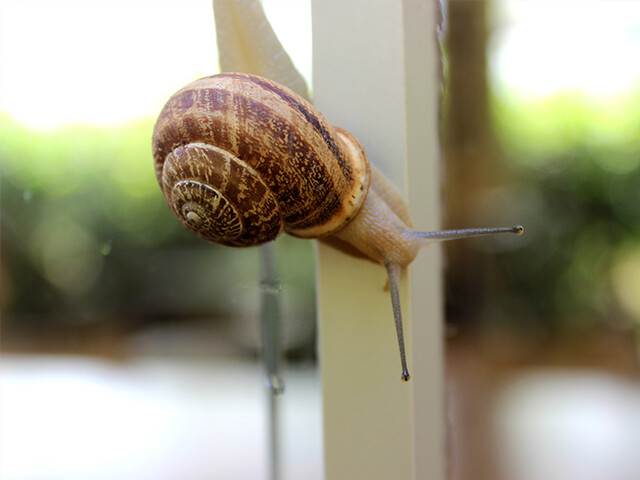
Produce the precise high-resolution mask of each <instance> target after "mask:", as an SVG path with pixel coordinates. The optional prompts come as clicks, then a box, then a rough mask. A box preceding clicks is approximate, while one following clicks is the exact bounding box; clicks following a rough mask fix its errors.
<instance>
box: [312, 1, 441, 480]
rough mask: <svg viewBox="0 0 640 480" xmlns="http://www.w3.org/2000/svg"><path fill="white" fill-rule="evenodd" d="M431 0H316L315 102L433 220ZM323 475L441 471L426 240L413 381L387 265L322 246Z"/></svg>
mask: <svg viewBox="0 0 640 480" xmlns="http://www.w3.org/2000/svg"><path fill="white" fill-rule="evenodd" d="M437 16H438V3H437V2H435V1H433V0H407V1H404V2H399V1H390V0H312V22H313V56H314V58H313V72H314V76H313V79H314V83H313V91H314V103H315V105H316V107H317V108H318V109H319V110H320V111H321V112H323V114H324V115H325V116H326V117H327V118H328V120H329V121H330V122H331V123H333V124H335V125H339V126H341V127H344V128H347V129H348V130H350V131H351V132H352V133H353V134H355V135H356V136H357V137H358V139H359V140H360V141H361V142H362V144H363V145H364V147H365V149H366V150H367V153H368V155H369V158H370V160H371V161H372V163H374V164H375V165H376V166H377V167H378V168H379V169H380V170H381V171H382V172H383V173H384V174H385V175H386V176H387V178H389V179H390V180H391V181H392V182H393V183H394V184H395V185H396V186H397V188H398V190H399V191H400V192H401V193H403V194H404V196H405V198H406V199H407V200H408V201H409V205H410V207H411V214H412V217H413V220H414V223H415V226H416V227H417V228H418V229H421V230H434V229H437V228H438V227H439V225H438V223H439V221H438V219H439V210H440V207H439V196H440V173H439V168H438V162H439V146H438V113H439V92H440V74H439V62H440V54H439V49H438V45H437V38H436V24H437ZM318 257H319V273H318V278H319V282H318V289H319V292H318V296H319V302H318V304H319V309H320V312H319V313H320V315H319V338H320V341H319V343H320V347H319V348H320V362H321V371H322V385H323V387H322V388H323V415H324V449H325V478H327V479H331V480H342V479H344V480H347V479H348V480H358V479H367V480H370V479H378V478H379V479H389V478H402V479H409V478H417V479H427V478H428V479H429V480H444V478H445V456H444V451H445V449H444V413H443V410H444V409H443V396H444V394H443V375H442V368H443V359H442V352H443V346H442V344H443V343H442V326H441V321H442V311H441V310H442V308H441V304H442V295H441V281H440V278H441V260H440V250H439V248H438V247H437V246H435V245H434V246H432V247H431V248H428V249H425V251H423V252H422V253H420V255H419V257H418V259H417V260H416V261H415V262H414V263H413V264H412V265H411V267H410V269H409V270H410V271H409V274H408V275H405V276H404V278H403V281H402V285H401V299H402V303H403V313H404V317H405V336H406V340H407V343H408V349H409V350H408V360H409V362H410V363H409V368H410V372H411V375H412V380H411V382H410V383H408V384H406V383H403V382H401V381H400V362H399V355H398V351H397V343H396V336H395V331H394V324H393V314H392V309H391V304H390V300H389V293H388V292H387V291H385V290H384V287H385V283H386V273H385V270H384V267H382V266H381V265H376V264H374V263H372V262H369V261H367V260H362V259H356V258H352V257H348V256H346V255H345V254H343V253H341V252H338V251H335V250H332V249H331V248H329V247H327V246H326V245H323V244H322V243H321V244H320V245H319V248H318Z"/></svg>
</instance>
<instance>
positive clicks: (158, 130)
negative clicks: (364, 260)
mask: <svg viewBox="0 0 640 480" xmlns="http://www.w3.org/2000/svg"><path fill="white" fill-rule="evenodd" d="M153 155H154V161H155V169H156V176H157V178H158V182H159V183H160V185H161V187H162V190H163V192H164V195H165V198H166V200H167V203H168V204H169V207H170V208H171V210H172V211H173V213H174V214H175V215H176V217H178V219H179V220H180V221H181V222H182V223H183V225H184V226H185V227H187V228H188V229H189V230H191V231H192V232H194V233H195V234H196V235H198V236H199V237H201V238H204V239H206V240H209V241H211V242H214V243H220V244H224V245H230V246H249V245H257V244H260V243H264V242H267V241H270V240H273V239H274V238H275V237H276V236H277V235H279V234H280V233H281V232H282V231H283V230H284V231H286V232H288V233H290V234H293V235H296V236H300V237H306V238H312V237H321V236H325V235H329V234H331V233H333V232H334V231H336V230H338V229H340V228H342V227H343V226H344V225H346V224H347V223H349V221H350V220H351V219H352V218H353V217H354V216H355V215H356V213H357V212H358V211H359V209H360V207H361V205H362V202H363V201H364V198H365V197H366V195H367V191H368V186H369V176H370V170H369V162H368V160H367V157H366V154H365V153H364V149H363V148H362V146H361V145H360V144H359V143H358V141H357V140H356V139H355V137H353V136H352V135H351V134H349V133H348V132H347V131H345V130H342V129H339V128H336V127H332V126H331V125H330V124H329V123H328V122H327V121H326V120H325V119H324V118H323V117H322V115H321V114H320V113H319V112H318V111H317V110H316V109H315V108H314V107H313V106H312V105H311V104H310V103H309V102H307V101H306V100H304V99H302V98H301V97H300V96H298V95H297V94H295V93H294V92H293V91H291V90H289V89H288V88H286V87H283V86H281V85H278V84H276V83H274V82H271V81H269V80H267V79H264V78H261V77H257V76H254V75H248V74H241V73H224V74H220V75H214V76H212V77H206V78H203V79H200V80H197V81H195V82H193V83H191V84H190V85H187V86H186V87H184V88H183V89H181V90H179V91H178V92H177V93H176V94H175V95H174V96H173V97H171V99H170V100H169V101H168V102H167V104H166V105H165V107H164V109H163V110H162V112H161V114H160V116H159V118H158V121H157V122H156V126H155V129H154V133H153Z"/></svg>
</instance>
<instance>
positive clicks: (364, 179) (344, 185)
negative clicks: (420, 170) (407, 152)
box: [153, 73, 523, 381]
mask: <svg viewBox="0 0 640 480" xmlns="http://www.w3.org/2000/svg"><path fill="white" fill-rule="evenodd" d="M153 157H154V162H155V173H156V177H157V179H158V182H159V184H160V186H161V188H162V191H163V193H164V196H165V199H166V201H167V204H168V205H169V208H170V209H171V211H172V212H173V213H174V215H175V216H176V217H177V218H178V219H179V220H180V222H181V223H182V224H183V225H184V226H185V227H186V228H187V229H188V230H190V231H191V232H193V233H194V234H195V235H197V236H198V237H200V238H202V239H204V240H207V241H209V242H213V243H216V244H221V245H227V246H232V247H247V246H253V245H259V244H262V243H265V242H269V241H271V240H273V239H275V238H276V237H277V236H278V235H279V234H281V233H282V232H283V231H284V232H286V233H288V234H291V235H294V236H296V237H300V238H317V239H323V240H328V241H329V242H330V243H332V244H333V245H334V246H338V247H339V248H342V249H343V250H346V251H348V252H349V253H353V254H356V255H360V256H364V257H366V258H368V259H370V260H372V261H374V262H377V263H379V264H382V265H384V267H385V268H386V270H387V274H388V278H389V289H390V292H391V300H392V307H393V314H394V320H395V325H396V333H397V337H398V346H399V350H400V359H401V366H402V377H401V378H402V380H404V381H408V380H409V378H410V376H409V372H408V368H407V361H406V355H405V347H404V339H403V332H402V316H401V311H400V300H399V293H398V283H399V278H400V274H401V271H402V269H404V268H406V267H407V266H408V265H409V264H410V263H411V262H412V261H413V259H414V258H415V257H416V255H417V254H418V251H419V249H420V248H421V247H422V246H424V245H425V244H427V243H428V242H430V241H442V240H452V239H457V238H467V237H475V236H481V235H490V234H495V233H506V232H511V233H516V234H521V233H522V232H523V228H522V227H521V226H515V227H508V228H483V229H464V230H445V231H438V232H417V231H415V230H413V226H412V223H411V219H410V217H409V210H408V207H407V205H406V203H405V202H404V200H403V199H402V197H401V196H400V194H399V193H398V192H397V191H396V190H395V188H394V187H393V185H392V184H391V183H390V182H389V181H388V180H386V179H385V177H384V176H383V175H382V174H381V173H380V172H379V171H378V170H376V169H375V168H374V167H372V166H371V165H370V164H369V160H368V158H367V154H366V153H365V150H364V148H363V147H362V145H361V144H360V143H359V141H358V140H357V139H356V138H355V137H354V136H353V135H352V134H351V133H349V132H348V131H346V130H344V129H342V128H340V127H335V126H332V125H330V124H329V123H328V122H327V120H325V118H324V117H323V116H322V115H321V114H320V113H319V112H318V111H317V110H316V109H315V108H314V107H313V105H311V103H309V102H308V101H306V100H305V99H303V98H302V97H300V96H299V95H298V94H296V93H294V92H293V91H292V90H290V89H289V88H287V87H285V86H282V85H279V84H277V83H275V82H273V81H270V80H268V79H266V78H263V77H260V76H256V75H250V74H244V73H221V74H218V75H213V76H210V77H205V78H201V79H199V80H196V81H195V82H192V83H190V84H189V85H187V86H185V87H184V88H182V89H181V90H179V91H178V92H177V93H175V94H174V95H173V96H172V97H171V98H170V99H169V101H168V102H167V103H166V105H165V106H164V108H163V110H162V112H161V113H160V116H159V117H158V120H157V122H156V125H155V128H154V132H153Z"/></svg>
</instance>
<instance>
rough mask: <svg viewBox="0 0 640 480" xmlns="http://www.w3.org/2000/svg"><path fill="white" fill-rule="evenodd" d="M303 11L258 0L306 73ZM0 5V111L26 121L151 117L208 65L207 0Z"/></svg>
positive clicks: (292, 3)
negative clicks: (263, 4) (293, 17)
mask: <svg viewBox="0 0 640 480" xmlns="http://www.w3.org/2000/svg"><path fill="white" fill-rule="evenodd" d="M309 8H310V7H309V0H284V1H283V0H275V1H274V0H268V1H267V2H266V3H265V10H266V12H267V14H268V16H269V18H270V20H271V23H272V24H273V26H274V29H276V31H277V32H278V34H279V36H280V39H281V41H282V43H283V44H285V47H286V48H287V50H288V51H289V53H290V55H291V56H292V58H294V60H295V61H296V62H297V63H298V68H299V69H300V70H301V71H302V73H303V74H305V75H307V76H309V75H310V72H311V56H310V54H309V53H307V52H310V51H311V34H310V11H309ZM0 9H1V10H0V111H5V112H9V113H10V115H11V116H12V117H14V118H15V119H17V120H19V121H21V122H24V123H26V124H28V125H31V126H34V127H39V128H46V127H54V126H57V125H60V124H64V123H67V122H81V121H86V122H94V123H111V122H118V121H122V120H127V119H130V118H135V117H139V116H147V115H149V116H155V115H157V114H158V113H159V111H160V109H161V108H162V105H164V102H165V101H166V100H167V99H168V98H169V97H170V96H171V94H173V93H174V92H175V91H176V90H178V89H179V88H180V87H182V86H183V85H185V84H186V83H188V82H190V81H192V80H194V79H196V78H199V77H202V76H205V75H211V74H213V73H216V72H217V71H218V61H217V54H216V43H215V31H214V21H213V14H212V6H211V0H0ZM294 15H295V18H296V21H295V22H290V21H289V22H287V20H290V19H291V18H292V16H294Z"/></svg>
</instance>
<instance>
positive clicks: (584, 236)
mask: <svg viewBox="0 0 640 480" xmlns="http://www.w3.org/2000/svg"><path fill="white" fill-rule="evenodd" d="M492 107H493V119H494V125H495V132H496V135H497V137H498V140H499V142H500V145H501V147H502V151H503V154H504V162H505V166H506V167H505V168H506V169H507V170H508V174H509V181H508V183H509V185H510V186H509V187H508V188H507V189H505V190H506V191H504V192H502V193H501V194H499V195H497V197H496V199H495V200H496V202H495V204H494V207H498V206H499V205H503V206H504V205H505V204H507V205H510V210H512V211H518V212H522V223H523V224H524V225H525V227H526V234H525V236H524V237H523V238H522V240H523V242H526V243H525V246H524V247H523V248H521V249H518V250H514V251H507V252H502V253H500V260H499V261H500V262H506V264H507V265H508V269H509V274H508V277H509V280H508V284H507V285H505V286H504V288H505V293H506V294H507V297H508V298H509V302H511V305H510V307H511V308H513V309H514V310H512V311H517V312H518V315H517V316H519V317H520V318H524V319H525V320H526V321H531V319H535V321H536V322H538V323H539V324H541V325H546V326H547V327H550V328H553V329H556V328H560V329H567V328H568V329H571V328H589V327H593V326H596V325H601V324H602V323H603V322H604V323H606V324H610V325H613V326H617V327H625V326H630V325H631V322H630V321H631V320H634V319H636V320H637V318H636V317H637V314H638V311H639V310H638V304H637V303H636V304H635V305H634V304H633V303H634V301H633V298H632V297H633V296H632V295H629V294H628V291H629V290H630V289H631V290H635V291H636V292H637V294H636V298H637V299H638V300H636V302H639V301H640V278H635V279H634V278H633V276H632V275H627V277H628V278H625V279H621V278H620V275H619V274H617V273H616V272H620V271H621V270H620V263H621V262H625V263H626V262H629V261H632V260H631V259H632V258H637V255H636V256H635V257H633V256H631V255H626V253H625V252H632V251H635V250H637V249H638V248H640V108H639V107H640V90H637V91H635V92H633V93H629V94H627V95H625V96H621V97H619V98H614V99H612V98H596V97H593V96H587V95H583V94H579V93H575V92H566V93H563V94H558V95H556V96H554V97H551V98H546V99H543V100H537V101H536V100H532V99H527V98H526V97H522V96H517V95H515V94H509V93H508V92H507V93H505V92H504V91H500V94H499V95H496V96H494V98H493V99H492ZM505 202H506V203H505ZM637 267H638V269H640V265H638V266H637ZM638 269H636V268H633V269H631V271H640V270H638ZM625 271H627V270H625ZM630 283H631V284H630ZM623 284H624V285H625V287H622V290H626V291H627V293H626V294H625V293H624V292H623V291H621V285H623Z"/></svg>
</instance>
